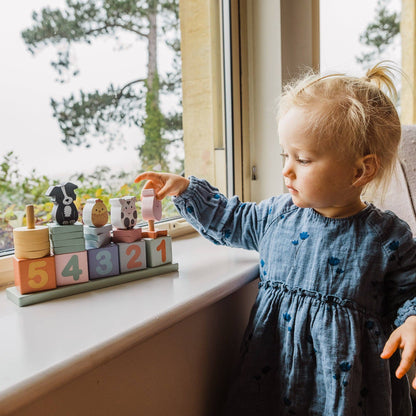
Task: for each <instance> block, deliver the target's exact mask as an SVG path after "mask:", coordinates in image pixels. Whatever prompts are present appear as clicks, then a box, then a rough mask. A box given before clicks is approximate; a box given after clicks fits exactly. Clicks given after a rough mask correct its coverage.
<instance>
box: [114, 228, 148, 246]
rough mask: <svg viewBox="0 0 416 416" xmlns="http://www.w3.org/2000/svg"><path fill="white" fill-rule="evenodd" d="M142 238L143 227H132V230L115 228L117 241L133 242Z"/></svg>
mask: <svg viewBox="0 0 416 416" xmlns="http://www.w3.org/2000/svg"><path fill="white" fill-rule="evenodd" d="M141 238H142V229H141V228H132V229H131V230H120V229H116V230H113V241H114V242H115V243H133V242H134V241H138V240H141Z"/></svg>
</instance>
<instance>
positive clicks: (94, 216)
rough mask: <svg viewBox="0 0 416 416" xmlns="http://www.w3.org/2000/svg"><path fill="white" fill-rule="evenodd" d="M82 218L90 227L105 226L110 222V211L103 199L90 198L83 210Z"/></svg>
mask: <svg viewBox="0 0 416 416" xmlns="http://www.w3.org/2000/svg"><path fill="white" fill-rule="evenodd" d="M82 220H83V222H84V224H85V225H89V226H90V227H103V226H104V225H106V224H107V222H108V211H107V207H106V206H105V204H104V202H103V201H102V200H101V199H96V198H90V199H88V201H87V202H86V204H85V207H84V209H83V210H82Z"/></svg>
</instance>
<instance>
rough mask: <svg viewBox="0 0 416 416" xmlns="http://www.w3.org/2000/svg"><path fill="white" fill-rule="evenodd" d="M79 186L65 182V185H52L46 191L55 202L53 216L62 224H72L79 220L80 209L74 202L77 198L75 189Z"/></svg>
mask: <svg viewBox="0 0 416 416" xmlns="http://www.w3.org/2000/svg"><path fill="white" fill-rule="evenodd" d="M77 188H78V186H77V185H74V184H73V183H71V182H65V183H64V184H63V185H53V186H50V187H49V189H48V190H47V191H46V195H47V196H49V197H51V199H52V201H53V203H54V206H53V210H52V218H53V220H54V221H55V222H57V223H58V224H60V225H70V224H74V223H75V222H77V221H78V210H77V207H76V206H75V204H74V201H75V199H76V198H77V196H76V195H75V192H74V190H75V189H77Z"/></svg>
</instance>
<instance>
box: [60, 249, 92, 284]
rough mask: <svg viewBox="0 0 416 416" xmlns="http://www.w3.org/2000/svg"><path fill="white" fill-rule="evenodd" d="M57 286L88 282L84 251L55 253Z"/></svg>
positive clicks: (86, 260)
mask: <svg viewBox="0 0 416 416" xmlns="http://www.w3.org/2000/svg"><path fill="white" fill-rule="evenodd" d="M55 271H56V284H57V286H66V285H73V284H76V283H85V282H88V258H87V252H86V251H78V252H76V253H66V254H57V255H55Z"/></svg>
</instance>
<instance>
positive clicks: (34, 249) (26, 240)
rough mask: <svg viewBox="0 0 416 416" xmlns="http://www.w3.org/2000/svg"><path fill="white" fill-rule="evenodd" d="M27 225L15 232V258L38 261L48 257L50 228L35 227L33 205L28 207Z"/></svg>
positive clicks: (16, 229)
mask: <svg viewBox="0 0 416 416" xmlns="http://www.w3.org/2000/svg"><path fill="white" fill-rule="evenodd" d="M26 224H27V226H26V227H20V228H15V229H14V230H13V241H14V253H15V256H16V257H17V258H19V259H37V258H40V257H44V256H46V255H48V254H49V251H50V248H49V233H48V227H46V226H35V214H34V207H33V205H27V206H26Z"/></svg>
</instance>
